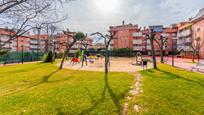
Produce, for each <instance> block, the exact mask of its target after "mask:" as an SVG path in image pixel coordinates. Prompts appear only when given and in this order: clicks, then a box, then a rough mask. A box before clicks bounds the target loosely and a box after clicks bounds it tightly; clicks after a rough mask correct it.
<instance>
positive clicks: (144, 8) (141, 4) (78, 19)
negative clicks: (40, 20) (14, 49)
mask: <svg viewBox="0 0 204 115" xmlns="http://www.w3.org/2000/svg"><path fill="white" fill-rule="evenodd" d="M201 8H204V0H75V1H72V2H69V3H68V4H66V5H64V6H63V12H64V13H65V14H68V19H67V20H66V21H64V22H63V23H61V25H60V26H61V27H62V28H70V30H71V31H82V32H85V33H89V34H90V33H93V32H97V31H99V32H103V33H105V32H107V30H108V28H109V26H114V25H121V24H122V21H123V20H124V21H125V23H126V24H129V23H132V24H138V25H139V26H149V25H164V26H169V25H171V24H174V23H179V22H181V21H187V20H188V18H191V17H194V16H195V15H196V14H197V13H198V11H199V10H200V9H201Z"/></svg>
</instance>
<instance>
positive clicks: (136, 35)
mask: <svg viewBox="0 0 204 115" xmlns="http://www.w3.org/2000/svg"><path fill="white" fill-rule="evenodd" d="M142 36H143V34H142V32H136V33H133V37H142Z"/></svg>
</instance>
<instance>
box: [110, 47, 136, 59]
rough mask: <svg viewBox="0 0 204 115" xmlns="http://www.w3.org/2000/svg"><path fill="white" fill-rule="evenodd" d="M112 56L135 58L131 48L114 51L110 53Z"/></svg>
mask: <svg viewBox="0 0 204 115" xmlns="http://www.w3.org/2000/svg"><path fill="white" fill-rule="evenodd" d="M110 55H111V56H121V57H126V56H129V57H130V56H133V53H132V50H131V49H129V48H121V49H113V50H112V51H111V53H110Z"/></svg>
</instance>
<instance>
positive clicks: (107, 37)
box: [91, 31, 115, 74]
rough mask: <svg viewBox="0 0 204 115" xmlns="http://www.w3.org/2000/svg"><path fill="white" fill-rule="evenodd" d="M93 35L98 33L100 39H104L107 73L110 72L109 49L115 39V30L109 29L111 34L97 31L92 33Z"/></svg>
mask: <svg viewBox="0 0 204 115" xmlns="http://www.w3.org/2000/svg"><path fill="white" fill-rule="evenodd" d="M91 35H92V36H93V35H98V36H99V40H100V39H104V43H105V50H106V51H105V74H108V66H109V65H110V55H109V53H110V51H109V47H110V43H111V41H112V40H113V39H114V35H115V34H114V32H111V31H109V34H106V35H103V34H102V33H100V32H96V33H93V34H91Z"/></svg>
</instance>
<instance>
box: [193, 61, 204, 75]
mask: <svg viewBox="0 0 204 115" xmlns="http://www.w3.org/2000/svg"><path fill="white" fill-rule="evenodd" d="M193 70H196V71H198V72H201V73H204V63H200V64H197V65H196V66H195V67H191V71H193Z"/></svg>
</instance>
